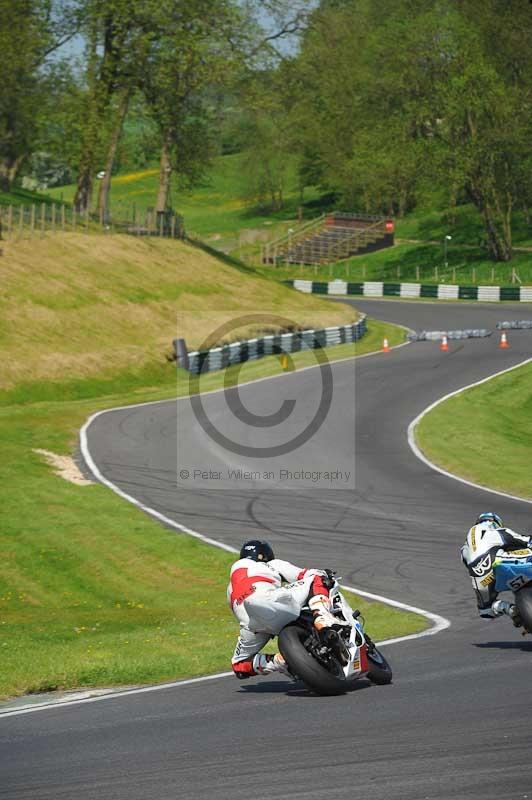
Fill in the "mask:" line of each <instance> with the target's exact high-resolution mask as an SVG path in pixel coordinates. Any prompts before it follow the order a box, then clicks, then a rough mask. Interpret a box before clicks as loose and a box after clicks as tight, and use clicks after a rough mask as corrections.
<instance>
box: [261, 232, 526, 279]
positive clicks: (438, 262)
mask: <svg viewBox="0 0 532 800" xmlns="http://www.w3.org/2000/svg"><path fill="white" fill-rule="evenodd" d="M443 261H444V256H443V246H442V245H439V244H426V243H423V242H417V243H404V244H397V245H395V246H394V247H390V248H387V249H385V250H378V251H377V252H375V253H368V254H367V255H360V256H354V257H353V258H350V259H347V260H345V261H342V262H340V263H337V264H329V265H322V266H320V267H317V268H314V267H311V266H303V267H302V268H301V267H299V266H296V265H293V264H292V265H289V266H278V267H271V266H264V267H258V268H257V271H258V272H260V273H261V274H262V275H264V276H265V277H268V278H274V279H276V280H290V279H293V278H299V279H304V280H317V281H329V280H334V279H335V278H339V279H340V280H347V281H352V282H354V283H358V282H363V281H384V282H387V283H428V284H438V283H447V284H458V285H460V286H477V285H482V286H512V285H514V286H519V285H520V284H519V283H518V282H517V277H514V270H515V275H516V276H518V277H519V279H520V280H521V282H522V283H523V285H532V252H516V253H515V254H514V257H513V259H512V261H511V262H510V263H509V264H506V263H505V264H501V263H498V264H495V263H494V262H493V261H491V260H490V259H489V258H488V257H487V256H486V253H485V251H484V250H483V249H481V248H479V247H469V246H466V245H459V244H457V245H455V246H454V247H453V249H452V250H451V249H449V251H448V254H447V267H445V266H444V263H443Z"/></svg>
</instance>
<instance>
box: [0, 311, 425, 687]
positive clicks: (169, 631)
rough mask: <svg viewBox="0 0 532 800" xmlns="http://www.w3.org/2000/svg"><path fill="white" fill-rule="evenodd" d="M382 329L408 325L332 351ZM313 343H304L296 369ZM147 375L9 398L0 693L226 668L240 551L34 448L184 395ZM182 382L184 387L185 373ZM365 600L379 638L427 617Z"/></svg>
mask: <svg viewBox="0 0 532 800" xmlns="http://www.w3.org/2000/svg"><path fill="white" fill-rule="evenodd" d="M384 335H386V336H387V337H388V339H389V340H390V343H391V344H397V343H399V342H400V341H401V340H402V339H403V337H404V332H403V331H402V329H400V328H397V327H396V326H392V325H386V324H384V323H380V322H379V323H376V322H373V321H372V322H371V324H370V332H369V333H368V335H367V336H366V337H365V338H364V339H363V340H362V341H361V342H359V343H357V344H356V345H342V346H339V347H336V348H329V349H328V351H327V354H328V356H329V357H330V358H331V360H332V359H335V358H342V357H343V358H345V357H347V356H350V355H353V354H354V353H358V354H362V353H365V352H369V351H370V350H372V349H374V348H375V347H380V344H381V341H382V337H383V336H384ZM308 356H310V358H311V359H312V358H313V356H312V354H305V353H298V354H295V355H294V364H295V366H296V368H297V367H300V366H305V365H306V364H307V359H308ZM280 371H281V368H280V365H279V361H278V359H277V358H274V357H271V358H267V359H263V360H262V361H260V362H253V363H249V364H246V365H244V366H243V368H242V370H241V374H240V381H245V380H251V379H252V378H257V377H262V376H265V375H273V374H276V373H278V372H280ZM151 377H152V379H153V383H152V384H151V385H148V386H147V385H144V386H143V387H141V386H140V384H139V381H141V380H142V379H144V380H145V379H146V375H142V374H139V373H137V372H131V374H130V375H129V376H127V375H126V374H123V375H122V377H121V379H120V380H119V381H118V382H117V384H116V385H115V386H114V387H113V386H111V385H108V386H107V387H106V389H107V394H106V395H105V396H102V386H101V384H100V382H99V381H98V380H95V379H92V380H91V379H86V380H84V381H81V380H79V381H77V382H72V383H71V384H70V385H67V384H65V383H56V384H51V386H50V387H49V389H48V394H47V399H46V400H40V401H39V402H37V399H38V397H40V396H41V395H40V394H37V396H33V398H32V397H31V396H30V395H28V397H27V398H26V399H27V401H28V402H27V403H26V404H25V405H24V404H18V405H11V406H4V407H2V408H0V437H1V439H2V442H3V458H2V463H1V465H0V479H1V481H2V487H3V502H2V506H1V513H2V517H3V520H2V526H1V528H0V546H1V548H2V556H3V557H2V570H1V573H0V654H1V663H2V670H1V672H0V697H4V698H5V697H8V696H13V695H20V694H24V693H28V692H40V691H46V690H52V689H56V688H72V687H78V686H83V687H87V686H106V685H124V684H137V683H149V682H161V681H165V680H169V679H175V678H179V677H186V676H190V675H197V674H205V673H212V672H216V671H219V670H225V669H227V667H228V661H229V658H230V655H231V652H232V647H233V644H234V639H235V636H236V633H237V625H236V623H235V621H234V620H233V618H232V615H231V614H230V612H229V610H228V608H227V605H226V601H225V586H226V582H227V575H228V570H229V566H230V564H231V562H232V558H233V557H232V556H231V555H230V554H227V553H225V552H223V551H218V550H216V549H214V548H210V547H208V546H205V545H204V544H202V543H201V542H198V541H196V540H194V539H191V538H188V537H186V536H184V535H180V534H176V533H174V532H173V531H169V530H166V529H165V528H164V527H163V526H161V525H160V524H158V523H156V522H155V521H153V520H152V519H150V518H149V517H148V516H146V515H144V514H143V513H141V512H140V511H138V510H137V509H136V508H134V507H133V506H130V505H129V504H127V503H124V502H123V500H121V499H120V498H119V497H117V496H116V495H114V494H113V493H112V492H109V491H108V489H106V488H104V487H102V486H100V485H98V484H94V485H91V486H84V487H81V486H76V485H74V484H71V483H68V482H67V481H65V480H63V479H61V478H59V477H56V476H55V475H54V474H53V473H52V472H51V470H50V467H49V466H47V465H46V464H45V463H44V462H43V460H42V458H41V457H40V456H39V455H37V454H36V453H34V452H33V448H44V449H47V450H50V451H52V452H55V453H59V454H65V455H66V454H69V453H71V452H72V450H73V449H74V448H75V446H76V441H77V431H78V430H79V427H80V426H81V424H82V423H83V422H84V420H85V419H86V418H87V416H88V415H89V414H91V413H93V412H95V411H97V410H100V409H102V408H110V407H113V406H117V405H126V404H128V403H134V402H136V403H139V402H144V401H149V400H158V399H161V400H162V399H168V398H171V397H174V396H175V394H176V381H175V371H174V369H173V368H172V367H170V366H167V367H166V368H165V372H164V373H161V374H159V375H156V374H155V373H154V374H153V375H152V376H151ZM156 377H159V379H160V382H159V385H156V383H155V378H156ZM222 381H223V373H213V374H212V375H209V376H207V378H206V379H205V382H204V381H202V390H207V389H214V388H219V387H220V386H221V385H222ZM203 384H204V385H203ZM67 390H68V391H67ZM65 391H67V395H66V397H67V398H69V399H65ZM177 392H178V394H186V393H187V392H188V376H187V375H186V374H185V373H182V372H180V373H179V375H178V380H177ZM30 400H33V402H29V401H30ZM357 605H359V607H360V608H361V610H362V611H363V613H364V614H365V616H366V620H367V623H368V627H369V630H370V633H371V634H372V636H374V637H375V638H377V639H379V638H386V637H388V636H391V635H393V636H397V635H400V634H403V633H411V632H413V631H417V630H421V629H423V628H424V627H426V620H425V619H424V618H420V617H418V616H417V615H414V614H406V613H404V612H400V611H397V610H395V609H393V608H390V607H386V606H380V605H379V604H377V603H368V602H367V601H365V600H360V601H358V600H357Z"/></svg>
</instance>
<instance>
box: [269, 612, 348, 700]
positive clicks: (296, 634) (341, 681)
mask: <svg viewBox="0 0 532 800" xmlns="http://www.w3.org/2000/svg"><path fill="white" fill-rule="evenodd" d="M308 635H309V634H308V631H307V630H305V628H302V627H301V626H300V625H288V626H287V627H286V628H283V630H282V631H281V632H280V634H279V637H278V644H279V650H280V651H281V654H282V656H283V658H284V659H285V661H286V663H287V664H288V666H289V667H290V669H291V671H292V672H293V673H294V674H295V675H297V677H298V678H301V680H302V681H303V683H305V684H306V685H307V686H308V688H309V689H312V691H313V692H316V694H321V695H328V696H331V695H336V694H344V692H346V691H347V690H348V688H349V686H350V682H349V683H348V682H347V681H346V680H345V678H339V677H336V675H333V674H332V673H331V672H329V671H328V670H326V669H325V667H324V666H323V665H322V664H320V663H319V661H317V660H316V659H315V658H314V656H313V655H311V653H309V652H308V650H306V649H305V647H304V645H303V642H304V641H305V639H306V638H307V637H308ZM337 669H338V672H339V673H340V672H341V666H340V664H339V663H338V665H337ZM342 674H343V673H342Z"/></svg>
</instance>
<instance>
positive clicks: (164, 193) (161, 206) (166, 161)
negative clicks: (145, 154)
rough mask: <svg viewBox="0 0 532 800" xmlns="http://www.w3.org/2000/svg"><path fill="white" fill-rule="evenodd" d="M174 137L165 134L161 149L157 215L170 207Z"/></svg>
mask: <svg viewBox="0 0 532 800" xmlns="http://www.w3.org/2000/svg"><path fill="white" fill-rule="evenodd" d="M171 142H172V136H171V134H170V133H167V134H165V137H164V139H163V145H162V148H161V162H160V167H159V189H158V191H157V203H156V205H155V211H156V212H157V213H159V212H161V211H166V209H167V206H168V196H169V194H170V180H171V177H172V165H171V163H170V147H171Z"/></svg>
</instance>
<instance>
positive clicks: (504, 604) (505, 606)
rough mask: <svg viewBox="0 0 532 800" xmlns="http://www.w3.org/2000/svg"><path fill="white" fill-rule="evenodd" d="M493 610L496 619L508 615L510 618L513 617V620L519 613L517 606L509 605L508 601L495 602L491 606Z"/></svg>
mask: <svg viewBox="0 0 532 800" xmlns="http://www.w3.org/2000/svg"><path fill="white" fill-rule="evenodd" d="M491 609H492V611H493V613H494V614H495V616H496V617H500V616H502V614H507V615H508V616H509V617H512V619H513V618H514V615H515V613H516V611H517V609H516V607H515V605H514V604H513V603H509V602H508V601H507V600H495V602H494V603H492V604H491Z"/></svg>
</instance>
